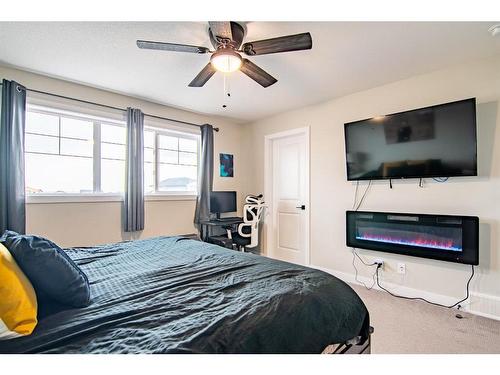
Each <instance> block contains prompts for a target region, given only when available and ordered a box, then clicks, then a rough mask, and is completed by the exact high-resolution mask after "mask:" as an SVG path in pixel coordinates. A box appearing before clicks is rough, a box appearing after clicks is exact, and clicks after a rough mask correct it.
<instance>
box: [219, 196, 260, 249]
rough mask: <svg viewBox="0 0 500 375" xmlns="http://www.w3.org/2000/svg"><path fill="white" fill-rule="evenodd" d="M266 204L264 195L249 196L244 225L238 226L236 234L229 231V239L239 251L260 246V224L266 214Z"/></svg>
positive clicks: (246, 202)
mask: <svg viewBox="0 0 500 375" xmlns="http://www.w3.org/2000/svg"><path fill="white" fill-rule="evenodd" d="M264 207H265V202H264V199H263V196H262V194H260V195H247V196H246V197H245V205H244V206H243V223H241V224H239V225H238V230H237V231H236V232H234V233H232V232H231V230H227V236H228V238H230V239H232V241H233V243H234V244H235V245H236V246H238V248H239V250H241V251H245V249H249V248H253V247H256V246H257V245H258V244H259V223H260V221H261V219H262V215H263V212H264Z"/></svg>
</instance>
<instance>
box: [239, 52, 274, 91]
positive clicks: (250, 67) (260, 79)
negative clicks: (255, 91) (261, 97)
mask: <svg viewBox="0 0 500 375" xmlns="http://www.w3.org/2000/svg"><path fill="white" fill-rule="evenodd" d="M240 70H241V71H242V73H244V74H246V75H247V76H249V77H250V78H252V79H253V80H254V81H255V82H257V83H258V84H259V85H261V86H262V87H269V86H271V85H273V84H275V83H276V82H278V80H277V79H276V78H274V77H273V76H272V75H270V74H269V73H266V72H265V71H264V70H262V69H261V68H259V67H258V66H257V65H255V64H254V63H253V62H251V61H250V60H248V59H243V63H242V64H241V67H240Z"/></svg>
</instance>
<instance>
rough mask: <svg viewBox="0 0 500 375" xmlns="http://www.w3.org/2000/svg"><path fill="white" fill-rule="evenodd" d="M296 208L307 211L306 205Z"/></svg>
mask: <svg viewBox="0 0 500 375" xmlns="http://www.w3.org/2000/svg"><path fill="white" fill-rule="evenodd" d="M295 208H300V209H301V210H305V209H306V205H305V204H303V205H301V206H297V207H295Z"/></svg>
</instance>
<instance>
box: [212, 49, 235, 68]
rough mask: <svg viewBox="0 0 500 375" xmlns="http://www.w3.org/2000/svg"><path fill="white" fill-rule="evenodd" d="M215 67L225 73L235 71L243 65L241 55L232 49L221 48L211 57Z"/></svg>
mask: <svg viewBox="0 0 500 375" xmlns="http://www.w3.org/2000/svg"><path fill="white" fill-rule="evenodd" d="M210 63H211V64H212V65H213V67H214V68H215V69H217V70H218V71H219V72H223V73H231V72H235V71H236V70H238V69H239V68H240V67H241V63H242V59H241V56H240V55H239V54H238V53H236V52H234V51H233V50H231V49H220V50H219V51H217V52H215V53H214V54H213V55H212V57H211V58H210Z"/></svg>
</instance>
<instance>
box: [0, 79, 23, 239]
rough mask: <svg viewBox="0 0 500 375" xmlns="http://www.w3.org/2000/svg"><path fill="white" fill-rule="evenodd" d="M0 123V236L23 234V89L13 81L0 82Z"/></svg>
mask: <svg viewBox="0 0 500 375" xmlns="http://www.w3.org/2000/svg"><path fill="white" fill-rule="evenodd" d="M1 111H2V114H1V120H0V234H1V233H3V232H4V231H5V230H7V229H9V230H13V231H16V232H18V233H21V234H24V233H25V231H26V211H25V203H26V201H25V189H24V127H25V119H26V88H25V87H23V86H21V85H20V84H18V83H17V82H14V81H7V80H5V79H4V80H3V82H2V109H1Z"/></svg>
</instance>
